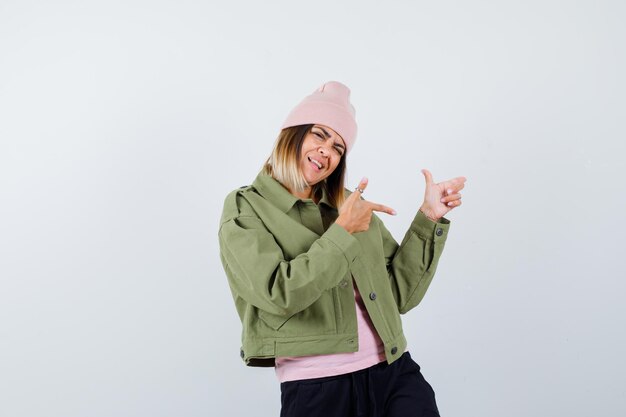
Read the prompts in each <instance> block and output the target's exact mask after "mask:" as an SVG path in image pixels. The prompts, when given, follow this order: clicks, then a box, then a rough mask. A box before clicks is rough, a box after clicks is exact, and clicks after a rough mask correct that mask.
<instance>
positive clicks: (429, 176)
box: [422, 169, 433, 185]
mask: <svg viewBox="0 0 626 417" xmlns="http://www.w3.org/2000/svg"><path fill="white" fill-rule="evenodd" d="M422 174H424V178H425V179H426V185H430V184H432V183H433V175H432V174H431V173H430V171H429V170H427V169H422Z"/></svg>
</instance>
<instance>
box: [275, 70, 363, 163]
mask: <svg viewBox="0 0 626 417" xmlns="http://www.w3.org/2000/svg"><path fill="white" fill-rule="evenodd" d="M354 114H355V111H354V107H352V104H350V89H349V88H348V87H346V86H345V85H343V84H341V83H340V82H337V81H329V82H327V83H325V84H324V85H322V86H321V87H320V88H318V89H317V90H316V91H314V92H313V94H311V95H309V96H307V97H306V98H305V99H304V100H302V101H301V102H300V104H298V105H297V106H296V107H294V109H293V110H291V113H289V116H287V120H285V123H283V126H282V127H281V129H284V128H286V127H292V126H299V125H308V124H320V125H324V126H328V127H330V128H331V129H333V130H334V131H335V132H337V133H338V134H339V135H340V136H341V138H342V139H343V141H344V142H345V143H346V153H348V152H349V151H350V149H351V148H352V145H354V142H355V141H356V120H355V119H354Z"/></svg>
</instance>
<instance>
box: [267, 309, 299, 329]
mask: <svg viewBox="0 0 626 417" xmlns="http://www.w3.org/2000/svg"><path fill="white" fill-rule="evenodd" d="M292 317H293V316H279V315H277V314H272V313H268V312H266V311H264V310H259V318H260V319H261V320H263V322H264V323H265V324H267V325H268V326H269V327H271V328H272V329H274V330H279V329H280V328H281V327H283V325H284V324H285V323H287V320H289V319H290V318H292Z"/></svg>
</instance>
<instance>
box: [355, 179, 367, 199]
mask: <svg viewBox="0 0 626 417" xmlns="http://www.w3.org/2000/svg"><path fill="white" fill-rule="evenodd" d="M367 181H368V180H367V177H363V178H361V181H360V182H359V185H358V186H357V189H356V190H354V192H353V193H352V195H354V194H356V196H355V198H361V194H362V193H363V191H365V187H367ZM359 190H361V191H360V192H359Z"/></svg>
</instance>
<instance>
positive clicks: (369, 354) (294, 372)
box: [276, 284, 385, 382]
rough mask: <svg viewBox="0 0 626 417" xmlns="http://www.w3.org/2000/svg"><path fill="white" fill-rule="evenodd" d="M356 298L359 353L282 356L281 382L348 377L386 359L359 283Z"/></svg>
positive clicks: (279, 365) (279, 366)
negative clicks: (343, 375) (351, 373)
mask: <svg viewBox="0 0 626 417" xmlns="http://www.w3.org/2000/svg"><path fill="white" fill-rule="evenodd" d="M354 298H355V300H356V307H357V308H356V321H357V325H358V332H359V350H358V352H354V353H352V352H351V353H333V354H329V355H312V356H281V357H278V358H276V376H278V380H279V381H280V382H286V381H295V380H299V379H311V378H320V377H323V376H332V375H340V374H346V373H349V372H354V371H358V370H361V369H365V368H369V367H370V366H372V365H376V364H377V363H380V362H382V361H384V360H385V349H384V346H383V342H382V340H381V339H380V337H379V336H378V333H376V329H375V328H374V325H373V324H372V320H371V319H370V317H369V314H367V310H366V309H365V305H364V304H363V299H362V298H361V294H360V293H359V290H358V289H357V287H356V284H355V285H354Z"/></svg>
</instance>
